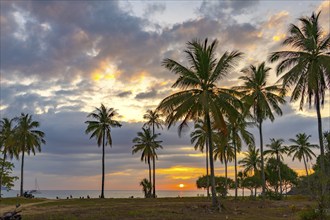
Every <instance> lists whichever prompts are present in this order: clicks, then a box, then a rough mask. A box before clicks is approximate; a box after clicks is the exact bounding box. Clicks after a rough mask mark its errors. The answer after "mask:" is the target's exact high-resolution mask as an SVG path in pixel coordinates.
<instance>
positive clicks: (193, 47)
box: [158, 39, 242, 207]
mask: <svg viewBox="0 0 330 220" xmlns="http://www.w3.org/2000/svg"><path fill="white" fill-rule="evenodd" d="M217 43H218V41H217V40H214V41H213V42H212V43H211V44H210V45H208V40H207V39H205V41H204V42H203V43H202V42H200V41H199V40H193V41H192V42H188V44H187V45H188V48H187V50H185V53H186V55H187V59H188V63H189V66H184V65H182V64H180V63H178V62H176V61H174V60H172V59H165V60H164V61H163V66H164V67H165V68H166V69H168V70H170V71H172V72H173V73H175V74H178V79H177V80H176V82H175V83H174V84H173V85H172V87H173V88H180V89H182V91H179V92H176V93H174V94H172V95H170V96H168V97H166V98H165V99H163V100H162V101H161V103H160V104H159V106H158V110H159V111H160V112H162V113H163V114H164V115H165V116H166V123H167V124H168V128H170V127H171V126H172V125H174V124H175V123H176V122H177V121H180V125H179V135H180V134H181V131H182V129H183V128H184V127H185V126H187V123H188V122H189V121H190V120H193V121H197V119H198V118H203V120H204V123H205V124H206V126H207V133H208V139H207V140H208V142H209V160H210V172H211V191H212V206H213V207H218V200H217V196H216V190H215V180H214V163H213V142H212V129H211V119H212V122H213V123H214V127H215V128H217V129H219V130H222V131H224V133H226V131H227V129H226V123H225V117H236V116H237V115H238V114H239V112H238V110H237V109H238V108H237V106H236V105H237V103H238V102H239V100H237V99H236V98H235V97H234V96H233V95H232V93H231V92H232V90H229V89H223V88H218V87H217V82H218V81H219V80H220V79H223V78H224V77H225V76H226V75H227V74H228V73H229V72H231V70H233V68H234V66H235V64H236V62H237V61H238V60H239V59H240V58H241V56H242V53H240V52H238V51H234V52H231V53H228V52H225V53H224V54H223V55H222V57H221V58H220V59H219V60H218V59H217V58H216V57H215V49H216V46H217Z"/></svg>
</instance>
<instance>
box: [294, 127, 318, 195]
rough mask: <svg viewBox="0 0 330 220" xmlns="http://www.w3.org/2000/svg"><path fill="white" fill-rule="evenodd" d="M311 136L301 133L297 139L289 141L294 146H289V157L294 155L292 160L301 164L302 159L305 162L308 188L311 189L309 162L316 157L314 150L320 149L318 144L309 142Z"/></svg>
mask: <svg viewBox="0 0 330 220" xmlns="http://www.w3.org/2000/svg"><path fill="white" fill-rule="evenodd" d="M310 137H311V135H306V134H305V133H299V134H297V135H296V139H292V138H291V139H289V141H290V142H293V143H294V144H293V145H290V146H289V155H290V156H291V154H293V155H292V160H294V159H298V160H299V162H301V159H302V160H303V161H304V165H305V171H306V176H307V182H308V188H309V189H310V183H309V178H308V168H307V162H308V160H312V159H313V157H316V155H315V153H314V152H313V150H312V148H318V147H319V146H318V145H316V144H311V143H309V142H308V139H309V138H310Z"/></svg>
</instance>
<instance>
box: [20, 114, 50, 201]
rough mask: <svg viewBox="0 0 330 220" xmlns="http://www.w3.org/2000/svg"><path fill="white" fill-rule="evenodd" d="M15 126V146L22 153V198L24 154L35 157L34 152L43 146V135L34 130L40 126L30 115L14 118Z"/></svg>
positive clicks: (21, 191)
mask: <svg viewBox="0 0 330 220" xmlns="http://www.w3.org/2000/svg"><path fill="white" fill-rule="evenodd" d="M15 120H17V126H16V127H15V139H16V140H15V141H16V143H15V145H16V146H17V147H18V148H17V150H18V152H19V153H22V157H21V159H22V164H21V188H20V196H23V172H24V156H25V153H27V154H28V155H30V154H31V153H33V155H35V153H36V151H39V152H40V151H41V144H45V143H46V141H45V140H44V136H45V133H44V132H42V131H39V130H36V129H37V128H38V127H39V126H40V124H39V122H38V121H33V120H32V115H29V114H24V113H22V114H21V116H20V117H18V118H15Z"/></svg>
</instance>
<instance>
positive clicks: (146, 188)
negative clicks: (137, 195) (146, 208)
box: [140, 178, 151, 198]
mask: <svg viewBox="0 0 330 220" xmlns="http://www.w3.org/2000/svg"><path fill="white" fill-rule="evenodd" d="M140 186H142V191H143V193H144V198H150V196H151V195H150V191H151V183H150V182H149V180H147V179H146V178H144V179H143V180H142V181H141V182H140Z"/></svg>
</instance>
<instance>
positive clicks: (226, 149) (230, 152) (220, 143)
mask: <svg viewBox="0 0 330 220" xmlns="http://www.w3.org/2000/svg"><path fill="white" fill-rule="evenodd" d="M214 139H215V140H214V145H215V148H214V160H216V159H217V158H218V159H219V161H220V162H221V163H224V164H225V188H226V192H227V190H228V184H227V178H228V162H232V161H233V159H234V157H235V152H234V151H235V149H234V146H233V145H232V143H229V142H228V141H225V140H221V139H224V138H222V136H220V135H217V136H215V138H214ZM225 139H226V138H225Z"/></svg>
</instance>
